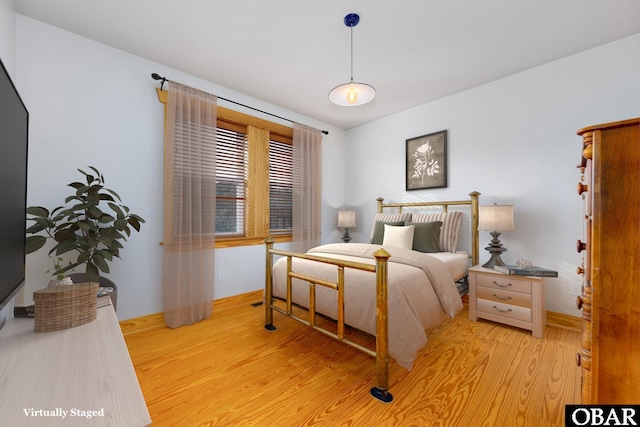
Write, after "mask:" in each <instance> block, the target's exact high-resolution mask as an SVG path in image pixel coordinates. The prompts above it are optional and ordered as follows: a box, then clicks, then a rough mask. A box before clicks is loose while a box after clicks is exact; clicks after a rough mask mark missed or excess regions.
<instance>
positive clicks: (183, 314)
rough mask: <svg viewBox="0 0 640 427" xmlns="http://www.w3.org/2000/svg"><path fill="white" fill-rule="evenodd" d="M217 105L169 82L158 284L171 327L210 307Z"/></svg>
mask: <svg viewBox="0 0 640 427" xmlns="http://www.w3.org/2000/svg"><path fill="white" fill-rule="evenodd" d="M216 110H217V98H216V96H215V95H211V94H208V93H205V92H202V91H200V90H198V89H194V88H191V87H188V86H184V85H181V84H179V83H175V82H169V86H168V99H167V110H166V112H167V113H166V114H167V116H166V120H165V166H164V167H165V170H164V245H163V249H164V253H163V274H162V288H163V306H164V319H165V322H166V324H167V326H169V327H171V328H177V327H179V326H182V325H189V324H192V323H194V322H197V321H200V320H202V319H207V318H209V317H210V316H211V311H212V309H213V279H214V246H215V172H216V163H215V162H216Z"/></svg>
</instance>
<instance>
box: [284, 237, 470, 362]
mask: <svg viewBox="0 0 640 427" xmlns="http://www.w3.org/2000/svg"><path fill="white" fill-rule="evenodd" d="M381 247H382V246H380V245H371V244H364V243H346V244H345V243H335V244H329V245H323V246H319V247H316V248H313V249H311V250H310V251H309V253H311V254H313V255H316V256H326V257H330V258H339V259H343V260H351V261H355V262H361V263H369V264H374V263H375V260H374V258H373V255H372V254H373V253H374V252H375V251H377V250H378V249H380V248H381ZM384 249H385V250H386V251H387V252H389V254H391V258H389V265H388V273H389V280H388V285H389V289H388V297H389V300H388V302H389V317H388V319H389V354H390V356H391V357H393V358H394V359H396V361H397V362H398V363H399V364H400V365H401V366H403V367H404V368H406V369H411V367H412V366H413V362H414V360H415V359H416V357H417V354H418V351H419V350H420V349H421V348H422V347H424V345H425V344H426V343H427V335H426V332H425V330H426V329H429V328H431V327H434V326H436V325H438V324H440V323H441V322H442V321H443V320H445V319H446V318H447V317H453V316H454V315H455V314H456V313H457V312H458V311H460V309H462V301H461V299H460V296H459V295H458V291H457V289H456V286H455V283H454V281H453V279H452V277H451V274H450V273H449V272H448V270H447V268H446V267H445V266H444V264H443V263H442V261H440V260H438V259H437V258H435V257H433V256H430V255H428V254H425V253H421V252H416V251H412V250H409V249H401V248H391V247H390V248H384ZM293 270H294V271H297V272H301V273H302V272H304V273H305V274H309V275H311V276H314V277H319V278H322V279H325V280H330V281H336V280H337V269H336V267H335V266H332V265H328V264H324V263H318V262H314V261H308V260H301V259H294V262H293ZM273 282H274V296H277V297H280V298H285V297H286V260H285V259H284V258H281V259H279V260H278V261H277V262H276V263H275V265H274V279H273ZM375 287H376V285H375V274H374V273H370V272H365V271H359V270H354V269H349V268H347V269H345V322H346V323H347V324H348V325H350V326H352V327H354V328H357V329H360V330H362V331H364V332H367V333H369V334H372V335H375V333H376V289H375ZM336 295H337V293H336V291H334V290H333V289H328V288H325V287H322V286H317V300H316V310H317V311H318V312H319V313H322V314H324V315H326V316H329V317H331V318H333V319H335V318H336V317H337V312H338V310H337V297H336ZM293 300H294V302H295V303H296V304H299V305H302V306H304V307H308V304H309V290H308V284H307V283H306V282H303V281H301V280H297V279H294V281H293Z"/></svg>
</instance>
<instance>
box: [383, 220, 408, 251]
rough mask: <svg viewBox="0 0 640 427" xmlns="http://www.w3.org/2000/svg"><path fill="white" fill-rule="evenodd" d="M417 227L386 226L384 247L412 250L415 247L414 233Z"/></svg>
mask: <svg viewBox="0 0 640 427" xmlns="http://www.w3.org/2000/svg"><path fill="white" fill-rule="evenodd" d="M414 230H415V226H413V225H407V226H404V227H403V226H394V225H389V224H385V225H384V238H383V240H382V246H390V247H394V248H405V249H411V247H412V246H413V233H414Z"/></svg>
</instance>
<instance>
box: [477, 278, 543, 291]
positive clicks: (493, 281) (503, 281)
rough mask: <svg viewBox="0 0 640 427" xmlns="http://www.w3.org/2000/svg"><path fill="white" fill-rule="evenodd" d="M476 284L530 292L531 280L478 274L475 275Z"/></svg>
mask: <svg viewBox="0 0 640 427" xmlns="http://www.w3.org/2000/svg"><path fill="white" fill-rule="evenodd" d="M476 280H477V286H484V287H487V288H492V289H502V290H504V291H512V292H521V293H525V294H531V281H530V280H526V279H514V278H513V276H507V275H505V276H504V277H503V276H502V275H501V276H498V275H484V274H478V275H477V276H476Z"/></svg>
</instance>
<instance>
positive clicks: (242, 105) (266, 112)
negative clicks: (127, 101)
mask: <svg viewBox="0 0 640 427" xmlns="http://www.w3.org/2000/svg"><path fill="white" fill-rule="evenodd" d="M151 78H152V79H153V80H162V82H161V83H160V90H162V86H164V83H165V82H168V81H169V80H168V79H167V78H166V77H162V76H161V75H159V74H157V73H152V74H151ZM216 96H217V95H216ZM218 99H222V100H223V101H227V102H231V103H232V104H236V105H239V106H241V107H245V108H249V109H251V110H254V111H258V112H260V113H264V114H268V115H270V116H272V117H277V118H279V119H282V120H285V121H287V122H291V123H295V122H294V121H293V120H291V119H287V118H285V117H281V116H278V115H275V114H273V113H269V112H268V111H263V110H259V109H257V108H254V107H251V106H249V105H245V104H241V103H239V102H236V101H232V100H230V99H227V98H223V97H221V96H218ZM322 133H323V134H325V135H329V131H326V130H323V131H322Z"/></svg>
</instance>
